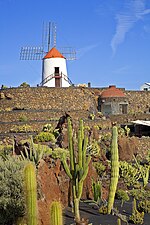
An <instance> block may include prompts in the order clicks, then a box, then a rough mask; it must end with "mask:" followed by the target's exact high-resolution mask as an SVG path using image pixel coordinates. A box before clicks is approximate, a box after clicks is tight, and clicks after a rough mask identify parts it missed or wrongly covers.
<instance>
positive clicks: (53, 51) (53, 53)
mask: <svg viewBox="0 0 150 225" xmlns="http://www.w3.org/2000/svg"><path fill="white" fill-rule="evenodd" d="M48 58H65V57H64V56H63V55H62V54H61V53H60V52H59V51H58V50H57V49H56V48H52V49H51V50H50V51H49V52H48V53H47V54H46V55H45V56H44V59H48Z"/></svg>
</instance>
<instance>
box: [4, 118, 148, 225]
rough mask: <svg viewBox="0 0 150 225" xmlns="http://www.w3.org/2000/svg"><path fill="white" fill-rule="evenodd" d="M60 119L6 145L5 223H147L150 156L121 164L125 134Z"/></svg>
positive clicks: (79, 121) (14, 137) (29, 224)
mask: <svg viewBox="0 0 150 225" xmlns="http://www.w3.org/2000/svg"><path fill="white" fill-rule="evenodd" d="M61 119H62V118H61ZM61 119H60V121H62V120H61ZM60 121H59V122H58V124H57V126H56V127H53V126H52V125H51V124H45V125H44V126H43V129H42V130H41V131H40V132H38V133H36V134H34V135H32V136H31V135H28V136H27V137H28V138H26V139H24V138H22V137H21V138H20V139H18V137H16V136H13V138H11V139H9V142H10V143H9V145H8V144H7V143H2V142H1V146H0V148H1V149H0V171H1V173H0V224H2V225H42V224H44V225H57V224H58V225H71V224H72V225H73V224H77V225H86V224H93V225H94V224H95V225H100V224H101V225H108V224H145V225H148V223H149V219H150V183H149V169H150V152H149V151H147V152H146V154H145V155H144V156H143V157H142V156H141V155H140V154H138V153H133V155H132V157H131V158H130V160H121V159H120V158H121V157H122V156H121V150H120V147H119V138H122V136H126V134H125V132H126V130H120V127H119V126H117V125H115V124H114V125H112V127H111V128H110V129H109V130H108V132H107V133H106V132H105V133H104V132H103V128H102V127H101V128H100V126H98V125H94V127H93V128H90V127H89V126H86V125H85V123H84V121H83V119H79V120H78V121H75V122H73V120H72V118H71V117H70V116H69V115H66V116H65V119H64V121H63V123H62V124H61V125H60ZM123 131H124V133H123Z"/></svg>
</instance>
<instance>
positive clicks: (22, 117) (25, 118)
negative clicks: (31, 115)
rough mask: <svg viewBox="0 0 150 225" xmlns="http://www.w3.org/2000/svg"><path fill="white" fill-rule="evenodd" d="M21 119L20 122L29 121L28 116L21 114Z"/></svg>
mask: <svg viewBox="0 0 150 225" xmlns="http://www.w3.org/2000/svg"><path fill="white" fill-rule="evenodd" d="M19 121H20V122H27V121H28V118H27V117H26V116H25V115H22V116H20V118H19Z"/></svg>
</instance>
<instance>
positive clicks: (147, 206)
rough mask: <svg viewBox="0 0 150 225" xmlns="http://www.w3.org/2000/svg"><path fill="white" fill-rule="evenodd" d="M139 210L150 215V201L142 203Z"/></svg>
mask: <svg viewBox="0 0 150 225" xmlns="http://www.w3.org/2000/svg"><path fill="white" fill-rule="evenodd" d="M137 208H138V210H139V211H140V212H145V213H150V200H147V199H145V200H144V201H140V202H139V203H138V207H137Z"/></svg>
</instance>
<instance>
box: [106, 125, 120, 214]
mask: <svg viewBox="0 0 150 225" xmlns="http://www.w3.org/2000/svg"><path fill="white" fill-rule="evenodd" d="M118 178H119V161H118V130H117V127H116V126H114V127H113V128H112V143H111V179H110V186H109V197H108V208H107V213H108V214H110V213H111V210H112V208H113V204H114V198H115V193H116V189H117V183H118Z"/></svg>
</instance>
